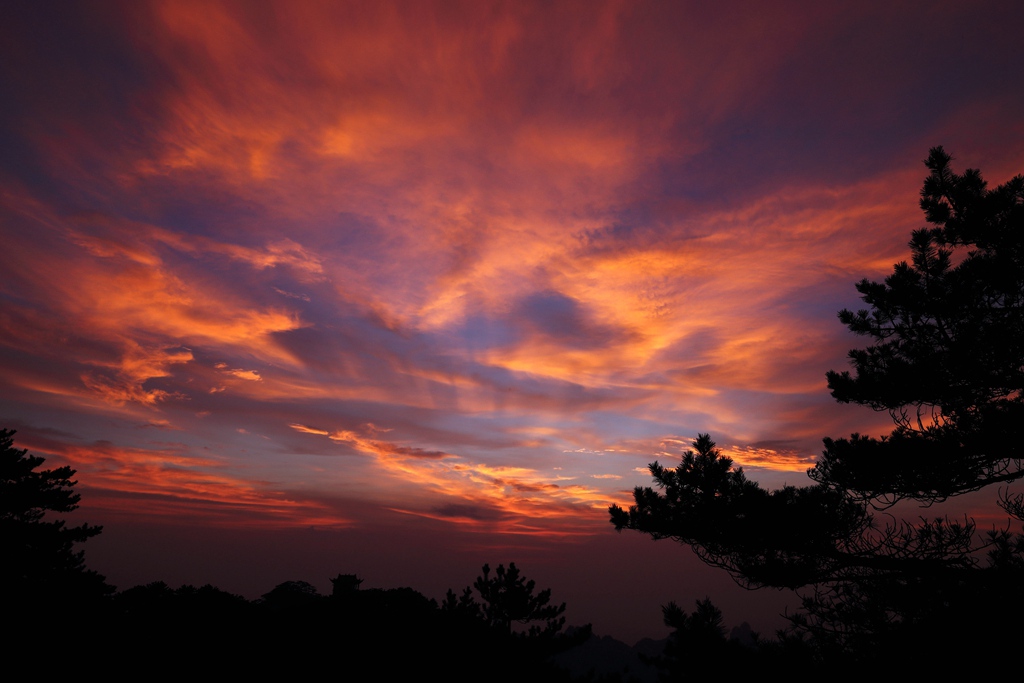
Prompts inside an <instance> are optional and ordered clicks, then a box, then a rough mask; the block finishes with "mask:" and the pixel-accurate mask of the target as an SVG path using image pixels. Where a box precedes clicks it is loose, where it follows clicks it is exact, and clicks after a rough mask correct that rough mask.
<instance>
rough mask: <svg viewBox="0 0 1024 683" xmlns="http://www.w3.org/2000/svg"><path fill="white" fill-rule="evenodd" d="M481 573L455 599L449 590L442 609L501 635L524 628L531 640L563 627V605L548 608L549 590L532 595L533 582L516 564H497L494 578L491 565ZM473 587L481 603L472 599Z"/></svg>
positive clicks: (551, 634)
mask: <svg viewBox="0 0 1024 683" xmlns="http://www.w3.org/2000/svg"><path fill="white" fill-rule="evenodd" d="M481 571H482V572H483V573H482V574H481V575H480V576H478V577H477V579H476V581H474V582H473V587H472V588H470V587H468V586H467V587H466V589H465V590H464V591H463V592H462V595H461V596H458V597H456V595H455V593H454V592H453V591H451V590H450V589H449V591H448V595H447V597H446V598H445V601H444V603H443V604H442V605H441V608H442V609H443V610H445V611H446V612H450V613H456V614H463V615H468V616H472V617H475V618H477V619H480V620H482V621H483V622H484V623H486V624H487V626H489V627H490V628H492V629H495V630H496V631H498V632H500V633H504V634H508V635H511V634H512V633H513V629H512V627H513V625H514V624H516V623H519V624H523V625H526V626H527V631H526V635H528V636H530V637H551V636H554V635H555V634H557V633H558V632H559V631H561V630H562V627H563V626H565V617H564V616H562V613H563V612H565V603H564V602H563V603H562V604H561V605H551V604H549V603H550V602H551V589H550V588H548V589H545V590H542V591H540V592H539V593H535V592H534V591H535V590H536V585H537V584H536V582H535V581H533V580H529V581H528V580H527V579H526V578H525V577H523V576H520V573H519V568H518V567H516V563H515V562H511V563H509V565H508V569H505V565H503V564H499V565H498V569H497V571H495V573H494V576H491V567H490V565H487V564H485V565H484V566H483V569H482V570H481ZM473 588H475V589H476V591H477V593H479V594H480V600H481V602H479V603H478V602H477V601H476V600H475V598H474V597H473Z"/></svg>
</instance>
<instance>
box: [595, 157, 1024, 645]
mask: <svg viewBox="0 0 1024 683" xmlns="http://www.w3.org/2000/svg"><path fill="white" fill-rule="evenodd" d="M950 161H951V157H950V156H949V155H948V154H946V153H945V152H944V151H943V149H942V148H941V147H937V148H934V149H932V150H931V153H930V155H929V157H928V159H927V161H926V162H925V163H926V165H927V167H928V168H929V170H930V174H929V176H928V177H927V179H926V180H925V183H924V187H923V189H922V191H921V201H920V205H921V208H922V210H923V211H924V213H925V217H926V219H927V221H928V223H930V224H931V226H930V227H926V228H922V229H920V230H917V231H915V232H914V233H913V236H912V239H911V241H910V249H911V253H912V258H911V261H910V263H906V262H902V263H898V264H896V266H895V268H894V271H893V273H892V275H890V276H889V277H888V278H886V280H885V282H883V283H877V282H869V281H867V280H863V281H861V282H860V284H858V285H857V290H858V291H859V292H860V293H861V295H862V298H863V300H864V301H865V303H867V304H868V305H869V307H870V308H869V309H866V310H861V311H858V312H856V313H853V312H851V311H846V310H844V311H841V312H840V313H839V318H840V320H841V321H842V322H843V324H845V325H846V326H848V327H849V328H850V329H851V330H852V331H853V332H855V333H857V334H859V335H864V336H867V337H869V338H870V339H871V340H872V341H873V343H872V344H871V345H870V346H868V347H867V348H865V349H855V350H853V351H851V352H850V360H851V362H852V365H853V373H850V372H848V371H847V372H829V373H828V375H827V377H828V386H829V388H830V389H831V391H832V395H833V396H834V397H835V398H836V399H837V400H839V401H841V402H852V403H858V404H861V405H868V406H871V407H872V408H874V409H876V410H884V411H889V412H890V413H891V414H892V416H893V420H894V422H895V429H894V430H893V431H892V433H891V434H889V435H887V436H885V437H882V438H879V439H875V438H869V437H865V436H861V435H858V434H853V435H852V436H851V437H850V438H848V439H845V438H844V439H825V441H824V443H825V450H824V453H823V455H822V457H821V458H820V459H819V461H818V463H817V464H816V465H815V466H814V467H813V468H812V469H811V470H809V471H808V474H809V476H810V477H811V479H812V480H813V481H814V482H816V485H812V486H806V487H801V488H797V487H786V488H783V489H781V490H777V491H766V490H764V489H761V488H760V486H758V485H757V484H756V483H753V482H750V481H748V480H747V479H746V478H745V476H744V474H743V472H742V470H741V469H738V468H734V467H733V466H732V465H733V463H732V461H731V460H730V459H729V458H726V457H724V456H723V455H722V454H721V452H720V451H719V450H718V449H716V448H715V444H714V442H713V441H712V440H711V439H710V438H709V436H708V435H706V434H702V435H700V436H699V438H698V439H697V440H696V441H694V443H693V446H694V449H695V450H693V451H687V453H686V454H685V455H684V456H683V459H682V462H681V463H680V465H679V466H678V467H676V468H675V469H666V468H664V467H662V466H661V465H659V464H658V463H654V464H652V465H651V474H652V476H653V477H654V480H655V483H656V484H657V486H658V489H657V490H655V489H652V488H649V487H646V488H645V487H637V489H636V490H635V492H634V499H635V504H634V505H632V506H630V508H629V510H623V509H622V508H620V507H618V506H612V507H611V508H610V513H611V522H612V524H614V525H615V527H616V529H618V530H622V529H634V530H637V531H641V532H644V533H647V534H650V535H651V536H652V537H654V538H655V539H658V538H673V539H675V540H677V541H680V542H682V543H685V544H688V545H691V546H692V547H693V549H694V550H695V551H696V552H697V554H698V555H699V556H700V557H701V558H702V559H703V560H704V561H706V562H708V563H710V564H712V565H715V566H719V567H723V568H725V569H727V570H729V571H730V572H731V573H732V574H733V576H734V577H735V578H736V579H737V580H738V581H739V582H740V583H741V584H743V585H746V586H748V587H762V586H774V587H789V588H800V587H810V591H809V592H807V593H805V594H804V600H803V607H804V610H803V612H802V613H800V614H798V615H795V616H794V618H793V622H794V624H795V625H796V626H797V627H798V628H801V629H804V630H805V632H810V633H811V634H812V635H814V636H815V639H816V641H817V642H818V643H819V645H820V646H821V647H822V648H825V649H827V648H834V651H835V652H839V653H846V654H850V653H857V656H859V657H861V658H867V657H869V655H868V654H866V653H869V652H874V653H879V656H880V653H882V652H883V651H885V650H886V648H890V649H894V648H896V647H898V646H906V645H907V644H908V643H910V642H914V643H919V644H925V643H927V647H930V648H931V651H937V650H938V649H939V648H943V647H946V646H949V645H950V635H949V634H950V633H958V634H962V629H961V627H962V624H963V623H964V622H965V621H969V622H970V623H971V624H972V625H973V631H972V636H973V637H974V638H975V639H976V640H977V642H979V643H980V642H983V641H984V640H986V639H989V638H993V639H995V640H996V641H998V640H999V639H1000V638H1004V639H1005V638H1006V637H1007V636H1006V635H1005V632H1003V635H1000V633H999V632H998V628H997V627H996V626H995V625H996V624H1000V623H1001V622H1002V619H1000V618H999V617H998V616H997V614H998V612H999V611H1000V610H1004V609H1011V610H1012V609H1016V608H1020V607H1022V606H1024V594H1022V586H1024V580H1022V579H1024V540H1022V538H1021V536H1020V535H1017V534H1012V533H1010V527H1009V526H1008V527H1007V528H1005V529H1003V530H993V531H991V532H989V533H988V534H987V535H985V534H979V533H977V529H976V525H975V523H974V521H973V520H971V519H969V518H964V519H962V520H951V519H949V518H946V517H941V516H940V517H931V518H924V517H922V518H920V521H919V522H916V523H911V522H908V521H900V519H899V518H898V517H897V516H896V515H895V514H894V513H892V512H890V513H888V516H887V519H889V520H890V521H889V522H888V523H884V524H881V523H879V520H878V518H877V516H876V514H875V513H877V512H878V511H881V510H885V509H887V508H890V507H892V506H893V505H895V504H896V503H898V502H899V501H902V500H909V501H916V502H918V504H920V505H924V506H929V505H932V504H935V503H940V502H942V501H945V500H946V499H947V498H949V497H951V496H956V495H960V494H963V493H967V492H971V491H976V490H979V489H982V488H984V487H986V486H990V485H993V484H995V485H1006V484H1008V483H1010V482H1013V481H1014V480H1016V479H1019V478H1020V477H1022V476H1024V468H1022V455H1021V451H1020V444H1021V436H1022V435H1024V430H1022V425H1024V177H1021V176H1017V177H1015V178H1013V179H1012V180H1010V181H1009V182H1007V183H1006V184H1004V185H1001V186H999V187H997V188H995V189H994V190H989V189H988V188H987V186H986V183H985V181H984V180H983V179H982V177H981V174H980V173H979V172H978V171H976V170H968V171H966V172H965V173H964V174H963V175H957V174H956V173H954V172H953V171H952V170H951V169H950ZM999 502H1000V504H1001V505H1002V507H1003V508H1004V510H1006V511H1007V513H1009V514H1010V515H1011V516H1013V517H1016V518H1017V519H1018V520H1019V519H1021V518H1022V517H1024V516H1022V514H1021V513H1022V512H1024V496H1022V495H1020V494H1010V493H1007V492H1006V491H1005V490H1001V491H1000V493H999ZM986 551H987V552H986ZM958 637H962V636H958ZM958 644H959V643H958ZM922 652H923V650H922ZM917 654H919V655H920V654H921V653H920V652H918V653H917Z"/></svg>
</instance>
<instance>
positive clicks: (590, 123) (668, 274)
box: [0, 1, 1024, 638]
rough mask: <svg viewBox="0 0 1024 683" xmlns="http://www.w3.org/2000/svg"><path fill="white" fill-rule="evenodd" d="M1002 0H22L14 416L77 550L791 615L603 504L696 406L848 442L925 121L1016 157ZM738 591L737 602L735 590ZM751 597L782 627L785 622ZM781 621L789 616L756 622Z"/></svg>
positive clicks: (6, 188) (143, 560) (916, 179)
mask: <svg viewBox="0 0 1024 683" xmlns="http://www.w3.org/2000/svg"><path fill="white" fill-rule="evenodd" d="M1022 26H1024V5H1021V4H1019V3H1016V2H977V3H968V2H900V3H891V2H887V3H881V2H879V3H871V2H835V3H832V2H789V3H786V2H773V3H754V2H748V3H740V2H715V3H710V2H702V3H698V2H507V3H499V2H482V1H477V2H414V1H409V2H394V3H385V2H323V3H319V2H280V3H258V2H238V3H213V2H195V3H193V2H166V3H165V2H145V3H144V2H125V3H117V2H92V3H70V2H61V3H38V2H10V3H5V5H4V20H3V21H2V22H0V93H2V97H0V150H2V153H0V302H2V303H0V328H2V330H3V333H2V337H0V368H2V372H0V387H2V391H0V427H7V428H13V429H17V430H18V433H17V435H16V437H15V443H16V445H18V446H19V447H23V448H28V449H29V450H30V451H31V452H33V453H35V454H37V455H42V456H44V457H46V458H47V466H56V465H61V464H70V465H71V466H73V467H74V468H76V469H77V470H78V476H77V478H78V480H79V486H78V490H79V492H80V493H82V495H83V501H82V509H81V511H80V512H78V513H76V515H75V517H74V519H75V520H76V522H78V521H79V520H81V521H88V522H92V523H101V524H103V525H105V530H104V533H103V534H102V535H101V536H99V537H97V538H96V539H93V540H92V541H90V542H89V543H88V544H87V545H86V546H85V549H86V559H87V563H88V564H89V566H90V567H92V568H95V569H97V570H99V571H101V572H102V573H104V574H106V575H107V577H108V579H109V580H110V581H111V582H112V583H114V584H115V585H117V586H118V587H119V588H128V587H130V586H131V585H134V584H137V583H144V582H149V581H153V580H157V579H163V580H165V581H167V582H168V583H170V584H172V585H175V586H176V585H179V584H181V583H195V584H203V583H207V582H211V583H215V584H217V585H219V586H220V587H221V588H224V589H227V590H232V591H234V592H239V593H243V594H245V595H247V596H248V597H256V596H258V595H259V594H260V593H263V592H266V591H268V590H269V589H270V588H272V587H273V586H274V585H275V584H276V583H279V582H281V581H284V580H289V579H303V580H307V581H310V582H312V583H314V584H315V585H317V586H319V587H320V588H321V589H322V590H327V589H328V588H329V582H328V581H327V579H328V577H329V576H334V575H336V574H337V573H358V574H359V575H360V576H362V577H363V578H364V579H365V580H366V583H365V584H364V585H366V586H371V587H391V586H398V585H410V586H412V587H414V588H416V589H418V590H421V591H423V592H424V593H426V594H427V595H428V596H430V597H438V598H440V597H442V595H443V592H444V589H445V588H447V587H449V586H451V587H454V588H457V589H458V588H461V587H462V586H465V585H467V584H469V583H470V582H471V581H472V579H473V578H474V577H475V576H476V574H477V573H478V570H479V568H480V565H482V564H483V563H484V562H490V563H491V564H492V566H493V565H496V564H498V563H500V562H502V563H507V562H508V561H510V560H511V561H515V562H516V563H517V565H519V566H520V568H521V569H522V570H523V571H524V573H525V574H526V575H527V576H529V577H531V578H536V579H537V581H538V584H539V585H541V586H550V587H552V589H553V591H554V598H555V599H556V601H559V602H560V601H562V600H565V601H566V602H567V603H568V606H569V609H568V612H567V616H568V618H569V621H570V622H574V623H583V622H587V621H590V622H593V623H594V628H595V631H597V632H599V633H610V634H612V635H618V636H620V637H624V638H634V637H639V636H641V635H658V634H659V631H658V629H659V628H660V618H661V611H660V608H659V607H660V605H661V604H662V603H664V602H666V601H668V600H676V601H678V602H679V603H680V604H681V605H682V606H684V607H691V606H692V602H693V600H694V599H696V598H703V597H704V596H705V595H710V596H711V597H712V598H713V600H715V602H716V603H717V604H719V606H721V607H722V608H723V609H724V610H725V612H726V620H727V622H729V623H730V624H732V623H736V622H738V621H740V620H742V619H746V618H750V619H751V620H752V623H755V626H758V625H759V624H760V626H759V627H761V628H768V627H769V626H771V627H774V625H777V624H776V623H775V622H773V621H771V619H770V618H768V617H764V616H763V615H764V614H769V615H771V614H776V613H777V612H779V611H781V609H782V607H784V606H785V604H787V602H786V601H787V599H788V598H787V597H786V596H783V595H781V594H779V593H774V592H769V593H748V592H745V591H742V590H740V589H738V588H736V587H735V586H734V585H733V584H732V583H731V581H730V580H729V579H728V577H727V576H725V575H723V574H722V573H721V572H719V571H716V570H713V569H708V568H705V567H703V565H701V564H700V563H699V561H697V560H696V559H695V558H694V557H693V555H692V553H690V552H689V550H687V549H686V548H683V547H680V546H678V545H674V544H672V543H670V542H662V543H652V542H651V541H650V540H649V539H647V538H643V537H639V536H637V535H636V534H630V533H623V534H616V533H615V532H614V530H613V528H612V527H611V525H610V524H609V523H608V514H607V508H608V506H609V504H611V503H628V501H629V500H630V498H631V490H632V487H633V486H636V485H638V484H640V485H647V484H649V483H650V477H649V475H648V474H647V468H646V466H647V464H648V463H650V462H652V461H654V460H660V461H661V462H662V463H674V462H675V460H676V459H677V458H678V456H679V453H680V452H681V450H683V449H684V448H685V447H686V446H687V445H688V444H689V442H690V441H691V440H692V439H693V438H695V437H696V435H697V434H698V433H700V432H709V433H710V434H711V436H712V438H713V439H714V440H715V441H716V442H717V443H718V444H719V446H720V447H722V448H723V450H724V451H726V453H728V454H729V455H730V456H731V457H733V458H734V459H735V460H736V461H737V463H739V464H741V465H742V466H743V467H744V468H745V471H747V473H748V475H749V476H751V477H752V478H754V479H757V480H759V481H761V482H762V483H764V484H765V485H767V486H778V485H781V484H783V483H787V482H788V483H792V484H801V483H804V482H806V481H807V479H806V476H805V474H804V472H805V470H806V469H807V468H808V467H809V466H810V465H812V464H813V461H814V458H815V456H816V455H817V454H818V453H819V451H820V444H821V438H822V437H824V436H835V437H838V436H843V435H846V434H849V433H850V432H852V431H861V432H867V433H871V434H876V435H877V434H880V433H882V432H883V431H888V429H889V418H888V415H884V414H883V415H878V414H875V413H872V412H871V411H870V410H867V409H864V408H858V407H851V406H842V405H838V404H836V403H835V402H834V401H833V400H832V399H831V397H830V396H829V393H828V390H827V388H826V386H825V372H826V371H827V370H829V369H845V368H846V367H847V366H846V360H845V355H846V352H847V351H848V350H849V349H850V348H852V347H854V346H858V345H863V344H864V343H865V341H864V340H860V339H857V338H855V337H854V336H853V335H851V334H850V333H849V332H848V331H847V330H845V328H843V326H842V325H841V324H840V323H839V322H838V320H837V319H836V315H835V314H836V312H837V311H838V310H839V309H841V308H844V307H849V308H856V307H857V305H858V303H859V300H858V298H857V292H856V291H855V289H854V286H853V285H854V283H855V282H857V281H858V280H860V279H861V278H863V277H868V278H872V279H880V278H882V277H884V276H885V275H886V274H887V272H889V271H890V270H891V268H892V265H893V263H894V262H896V261H898V260H901V259H903V258H905V257H906V255H907V253H908V251H907V249H906V243H907V240H908V239H909V236H910V231H911V230H912V229H914V228H917V227H920V225H921V224H922V223H923V219H922V216H921V213H920V210H919V208H918V206H917V198H918V192H919V189H920V186H921V181H922V179H923V178H924V176H925V174H926V169H925V168H924V166H923V164H922V163H921V162H922V160H923V159H924V158H925V157H926V156H927V154H928V149H929V148H930V147H932V146H935V145H943V146H944V147H945V149H946V150H947V151H948V152H950V153H951V154H952V155H953V156H954V159H955V161H954V165H955V168H956V169H957V170H963V169H965V168H967V167H974V168H980V169H981V170H982V172H983V173H984V175H985V177H986V178H987V179H988V180H989V181H990V182H991V183H992V184H996V183H1000V182H1003V181H1005V180H1007V179H1008V178H1009V177H1011V176H1012V175H1015V174H1017V173H1020V172H1022V171H1024V44H1022V42H1021V35H1022V34H1021V31H1022ZM748 615H749V616H748ZM758 615H761V616H758ZM758 619H761V621H758Z"/></svg>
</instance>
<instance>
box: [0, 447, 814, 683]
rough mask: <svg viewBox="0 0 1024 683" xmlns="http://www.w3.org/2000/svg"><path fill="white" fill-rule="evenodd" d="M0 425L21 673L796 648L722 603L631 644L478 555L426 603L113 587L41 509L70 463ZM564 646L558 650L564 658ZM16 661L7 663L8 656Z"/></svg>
mask: <svg viewBox="0 0 1024 683" xmlns="http://www.w3.org/2000/svg"><path fill="white" fill-rule="evenodd" d="M13 437H14V432H13V431H10V430H0V542H2V546H3V547H2V554H3V562H0V570H2V572H3V574H2V579H3V580H2V582H0V607H2V610H3V620H4V623H5V625H6V626H7V629H6V636H5V637H4V639H3V644H4V651H5V652H6V653H8V654H9V655H10V656H13V657H16V658H17V660H18V661H19V662H20V663H21V666H22V669H21V671H20V672H21V674H22V675H23V676H45V675H47V672H49V671H52V670H54V668H55V667H60V668H64V667H74V669H73V670H74V671H75V672H77V673H79V674H81V675H102V676H103V677H104V679H105V680H110V679H113V680H120V679H127V678H132V679H137V678H146V679H149V678H168V677H172V676H174V677H177V676H189V677H193V676H202V677H204V678H205V677H213V676H218V677H219V676H227V677H237V676H241V675H246V676H268V675H270V676H279V677H288V678H294V677H300V678H312V677H322V676H325V675H331V676H337V675H341V676H343V677H346V678H350V679H353V680H419V679H421V678H424V677H437V678H438V679H440V680H445V681H479V680H489V681H525V680H530V681H589V682H593V683H614V682H616V681H624V682H625V681H628V682H635V683H648V682H652V681H654V680H656V679H657V678H658V675H657V674H659V673H660V675H661V678H662V680H676V679H678V678H680V677H682V678H683V679H685V678H688V677H690V676H692V675H695V674H701V675H703V674H704V673H707V672H712V671H714V670H715V667H719V666H721V663H722V659H721V658H722V657H726V658H728V659H729V660H730V665H729V670H730V671H733V672H740V671H749V672H753V671H755V670H756V669H757V667H759V666H763V665H764V664H765V663H779V662H782V661H790V662H791V666H793V667H795V668H796V669H799V666H800V665H799V660H801V659H802V658H803V655H804V648H802V647H795V648H794V647H791V646H790V645H791V644H789V643H787V642H786V641H758V640H756V639H748V640H747V642H745V643H741V642H740V641H738V640H735V639H729V638H726V635H725V631H724V629H723V628H722V627H721V614H720V613H718V612H717V610H715V608H714V607H713V606H712V605H711V604H710V602H702V603H699V605H698V610H697V611H696V612H695V613H694V614H693V615H690V616H688V615H686V613H685V612H683V611H682V610H680V609H679V608H677V607H676V606H675V605H669V606H668V607H666V608H665V618H666V624H668V625H669V626H670V627H672V628H673V629H675V630H674V633H673V635H672V636H671V637H670V638H669V639H668V640H667V641H665V642H662V643H655V642H653V641H647V642H646V643H644V645H643V646H642V647H639V648H634V649H632V650H631V649H629V648H627V647H626V646H625V645H624V644H621V643H618V642H617V641H614V640H611V639H608V638H604V639H598V638H595V637H593V636H592V634H591V629H590V626H589V625H588V626H584V627H581V628H579V627H578V628H566V627H565V616H564V612H565V609H566V605H565V603H561V604H554V603H552V601H551V591H550V590H549V589H545V590H538V589H537V587H536V583H535V582H534V581H532V580H529V579H527V578H526V577H525V576H524V575H523V574H522V572H521V571H520V569H519V567H517V566H516V564H515V563H511V564H509V565H508V566H507V567H506V566H505V565H498V566H497V568H496V569H495V570H493V571H492V570H491V567H490V566H489V565H486V564H485V565H484V566H483V568H482V570H481V574H480V576H478V577H477V579H476V581H474V583H473V585H472V586H467V587H465V589H464V590H462V591H461V592H460V593H456V592H455V591H453V590H449V591H448V593H447V595H446V596H445V598H444V599H443V600H442V601H441V602H440V603H438V602H437V601H436V600H433V599H430V598H427V597H426V596H424V595H423V594H421V593H419V592H417V591H415V590H413V589H412V588H407V587H403V588H389V589H381V588H373V589H364V588H362V583H363V581H362V579H361V578H359V577H357V576H356V575H353V574H339V575H337V576H336V577H334V578H333V579H331V592H330V594H328V595H322V594H320V593H319V592H318V590H317V589H316V587H314V586H313V585H312V584H310V583H307V582H305V581H286V582H284V583H281V584H278V585H277V586H275V587H274V588H272V589H271V590H270V591H268V592H267V593H265V594H264V595H262V596H261V597H260V598H259V599H256V600H248V599H246V598H244V597H242V596H239V595H235V594H232V593H230V592H227V591H224V590H221V589H220V588H217V587H215V586H212V585H209V584H208V585H204V586H201V587H198V588H197V587H195V586H191V585H185V586H181V587H179V588H172V587H170V586H168V585H167V584H166V583H164V582H161V581H157V582H153V583H149V584H145V585H139V586H135V587H132V588H129V589H127V590H123V591H120V592H117V591H115V589H114V588H113V587H112V586H110V585H109V584H107V582H106V580H105V578H104V577H103V576H101V575H100V574H98V573H96V572H95V571H92V570H90V569H88V568H87V567H86V565H85V561H84V555H83V551H82V550H80V549H78V548H77V547H76V546H77V545H78V544H80V543H82V542H83V541H86V540H88V539H89V538H92V537H94V536H96V535H97V534H99V533H100V532H101V531H102V529H101V528H100V527H95V526H89V525H81V526H79V527H68V526H67V525H66V524H65V522H64V521H63V520H61V519H52V518H51V517H50V514H52V513H66V512H70V511H72V510H74V509H75V508H76V507H77V504H78V502H79V498H80V497H79V495H78V494H76V493H75V492H74V486H75V485H76V484H77V482H76V481H74V480H73V479H72V477H73V476H74V474H75V472H74V471H73V470H71V469H70V468H69V467H60V468H56V469H52V470H45V469H39V467H40V465H42V464H43V462H44V460H43V458H41V457H38V456H33V455H30V454H28V453H27V451H26V450H24V449H18V448H15V447H14V445H13ZM570 655H571V656H570ZM9 661H13V660H9Z"/></svg>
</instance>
